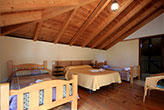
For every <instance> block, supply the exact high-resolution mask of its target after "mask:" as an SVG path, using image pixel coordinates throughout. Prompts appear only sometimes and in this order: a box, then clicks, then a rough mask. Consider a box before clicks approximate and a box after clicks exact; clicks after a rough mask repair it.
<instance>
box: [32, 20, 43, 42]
mask: <svg viewBox="0 0 164 110" xmlns="http://www.w3.org/2000/svg"><path fill="white" fill-rule="evenodd" d="M42 24H43V22H42V21H41V22H39V23H37V25H36V29H35V33H34V38H33V40H34V41H37V39H38V36H39V33H40V31H41V28H42Z"/></svg>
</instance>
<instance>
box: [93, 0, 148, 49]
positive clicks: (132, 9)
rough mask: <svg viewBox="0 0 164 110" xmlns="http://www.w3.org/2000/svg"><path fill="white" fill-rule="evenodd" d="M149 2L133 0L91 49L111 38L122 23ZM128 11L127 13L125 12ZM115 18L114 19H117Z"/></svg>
mask: <svg viewBox="0 0 164 110" xmlns="http://www.w3.org/2000/svg"><path fill="white" fill-rule="evenodd" d="M150 2H151V0H142V1H141V0H135V1H134V2H132V3H131V4H130V5H129V6H128V7H127V8H126V9H125V10H124V11H123V12H122V13H121V14H120V15H119V16H118V17H117V18H121V17H120V16H123V17H122V18H121V19H120V20H119V22H117V23H116V24H115V25H114V26H112V27H111V28H110V29H109V31H108V32H107V33H105V34H104V35H103V36H101V38H100V39H99V40H97V41H96V42H94V44H93V45H91V48H94V47H96V46H98V45H99V44H100V43H102V42H103V41H104V40H105V39H106V38H107V37H109V36H111V34H112V33H113V32H114V31H115V30H117V29H118V28H120V27H121V26H122V25H123V24H124V23H126V22H127V21H128V20H129V19H130V18H132V17H133V16H134V15H135V14H136V13H138V12H139V11H140V10H141V9H142V8H143V7H145V6H146V5H147V4H148V3H150ZM127 10H128V11H127ZM117 18H116V19H117Z"/></svg>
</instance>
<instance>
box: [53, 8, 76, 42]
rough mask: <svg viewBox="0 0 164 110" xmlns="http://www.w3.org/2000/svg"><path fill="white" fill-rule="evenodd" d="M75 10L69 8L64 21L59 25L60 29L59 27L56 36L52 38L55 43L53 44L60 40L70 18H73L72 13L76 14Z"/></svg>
mask: <svg viewBox="0 0 164 110" xmlns="http://www.w3.org/2000/svg"><path fill="white" fill-rule="evenodd" d="M76 10H77V9H74V10H71V11H70V12H69V13H68V15H67V17H66V19H65V21H64V22H63V24H62V26H61V27H60V29H59V31H58V34H57V36H55V40H54V43H55V44H56V43H57V42H58V41H59V40H60V38H61V36H62V35H63V33H64V32H65V30H66V28H67V27H68V25H69V23H70V21H71V20H72V18H73V17H74V15H75V14H76Z"/></svg>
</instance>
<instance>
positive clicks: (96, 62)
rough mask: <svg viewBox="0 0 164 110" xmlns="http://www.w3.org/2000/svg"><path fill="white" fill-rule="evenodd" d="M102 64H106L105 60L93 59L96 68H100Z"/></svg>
mask: <svg viewBox="0 0 164 110" xmlns="http://www.w3.org/2000/svg"><path fill="white" fill-rule="evenodd" d="M103 65H107V61H104V62H98V61H95V67H96V68H101V66H103Z"/></svg>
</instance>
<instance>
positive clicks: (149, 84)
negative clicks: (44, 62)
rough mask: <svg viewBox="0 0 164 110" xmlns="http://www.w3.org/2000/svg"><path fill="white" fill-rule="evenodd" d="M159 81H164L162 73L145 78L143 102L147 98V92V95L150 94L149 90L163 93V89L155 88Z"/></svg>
mask: <svg viewBox="0 0 164 110" xmlns="http://www.w3.org/2000/svg"><path fill="white" fill-rule="evenodd" d="M161 79H164V73H159V74H154V75H151V77H147V78H146V82H145V88H144V96H143V102H145V97H146V96H147V92H148V91H149V94H150V90H160V91H164V88H159V87H157V83H158V81H160V80H161Z"/></svg>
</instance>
